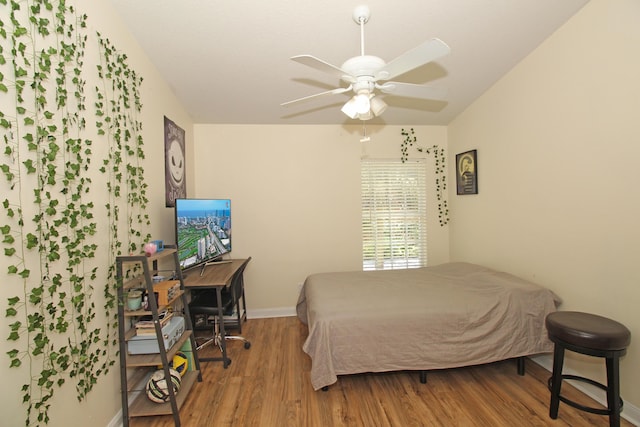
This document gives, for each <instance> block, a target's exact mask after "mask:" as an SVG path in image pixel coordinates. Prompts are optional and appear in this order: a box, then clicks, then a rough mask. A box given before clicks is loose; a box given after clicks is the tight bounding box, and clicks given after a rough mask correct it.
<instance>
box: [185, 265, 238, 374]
mask: <svg viewBox="0 0 640 427" xmlns="http://www.w3.org/2000/svg"><path fill="white" fill-rule="evenodd" d="M245 261H246V259H234V260H231V262H228V263H223V264H212V265H208V266H207V267H205V268H204V271H203V272H202V273H203V274H202V275H200V271H201V270H200V269H197V268H194V269H193V270H191V271H188V272H186V273H184V275H183V283H184V287H185V288H186V289H189V290H192V289H215V290H216V297H217V299H218V313H222V289H224V288H226V287H227V286H229V284H231V278H232V277H233V275H234V274H235V273H236V271H238V269H239V268H240V266H242V264H243V263H244V262H245ZM218 320H219V325H220V336H221V337H222V340H221V341H222V342H221V343H220V347H221V349H222V357H198V360H199V361H201V362H210V361H220V362H222V363H223V366H224V368H225V369H226V368H227V366H229V364H230V363H231V359H229V358H228V357H227V343H226V340H225V339H224V337H225V335H226V332H225V330H224V317H222V318H220V319H218Z"/></svg>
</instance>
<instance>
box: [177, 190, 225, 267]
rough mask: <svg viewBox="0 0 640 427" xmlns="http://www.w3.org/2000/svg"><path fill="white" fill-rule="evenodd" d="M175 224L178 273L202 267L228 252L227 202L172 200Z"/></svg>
mask: <svg viewBox="0 0 640 427" xmlns="http://www.w3.org/2000/svg"><path fill="white" fill-rule="evenodd" d="M175 225H176V245H177V246H178V259H179V261H180V268H181V269H182V270H187V269H190V268H194V267H198V266H201V267H202V268H204V267H205V266H206V265H207V264H210V263H214V262H219V261H221V260H222V256H223V255H225V254H227V253H229V252H231V200H229V199H176V204H175Z"/></svg>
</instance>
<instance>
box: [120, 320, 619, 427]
mask: <svg viewBox="0 0 640 427" xmlns="http://www.w3.org/2000/svg"><path fill="white" fill-rule="evenodd" d="M242 331H243V336H245V337H246V338H247V339H249V340H250V341H251V343H252V344H251V348H250V349H249V350H246V349H244V348H243V345H242V343H241V342H235V341H229V342H228V346H227V350H228V352H229V357H231V359H232V363H231V364H230V365H229V367H228V368H227V369H224V368H223V367H222V364H221V363H220V362H205V363H202V364H201V368H202V377H203V381H202V382H201V383H196V384H195V386H194V387H193V389H192V390H191V393H190V395H189V397H188V399H187V401H186V403H185V405H184V406H183V407H182V409H181V411H180V419H181V422H182V426H184V427H201V426H202V427H211V426H214V427H218V426H220V427H239V426H242V427H245V426H248V427H252V426H258V427H283V426H285V427H286V426H291V427H425V426H428V427H438V426H443V427H450V426H465V427H467V426H469V427H475V426H492V427H494V426H497V427H501V426H504V427H512V426H515V425H517V426H554V427H566V426H573V427H575V426H602V427H605V426H608V425H609V423H608V418H607V417H605V416H599V415H594V414H589V413H586V412H582V411H578V410H577V409H575V408H572V407H570V406H568V405H565V404H561V405H560V412H559V418H558V419H557V420H551V419H550V418H549V415H548V411H549V409H548V408H549V406H548V405H549V391H548V389H547V379H548V378H549V376H550V373H549V372H548V371H546V370H545V369H544V368H542V367H540V366H539V365H537V364H535V363H534V362H531V361H530V360H527V362H526V375H525V376H519V375H517V370H516V363H515V361H513V360H510V361H503V362H498V363H492V364H488V365H482V366H473V367H466V368H459V369H445V370H439V371H430V372H429V373H428V375H427V383H426V384H422V383H420V381H419V373H418V372H417V371H416V372H384V373H375V374H358V375H345V376H340V377H339V378H338V382H337V383H336V384H333V385H332V386H330V387H329V389H328V391H326V392H323V391H314V390H313V387H312V386H311V379H310V370H311V360H310V358H309V357H308V356H307V355H306V354H305V353H304V352H303V351H302V344H303V343H304V340H305V339H306V337H307V328H306V326H305V325H303V324H302V323H301V322H300V321H299V320H298V319H297V318H295V317H282V318H274V319H250V320H248V321H247V323H246V324H245V325H243V328H242ZM232 332H233V331H232ZM202 351H203V352H204V353H203V354H204V355H210V356H217V355H218V354H219V350H218V349H217V348H216V347H213V346H210V347H208V348H205V349H203V350H202ZM563 394H565V395H566V396H567V397H569V398H571V399H575V400H579V401H581V402H586V403H587V404H589V405H593V406H599V405H598V404H597V403H595V402H593V401H592V400H591V399H590V398H588V397H587V396H585V395H584V394H582V393H581V392H579V391H578V390H577V389H575V388H574V387H571V386H565V385H563ZM130 425H131V426H132V427H170V426H173V419H172V418H171V417H170V416H163V417H143V418H134V419H132V420H131V423H130ZM622 426H624V427H630V426H631V424H630V423H629V422H627V421H626V420H623V421H622Z"/></svg>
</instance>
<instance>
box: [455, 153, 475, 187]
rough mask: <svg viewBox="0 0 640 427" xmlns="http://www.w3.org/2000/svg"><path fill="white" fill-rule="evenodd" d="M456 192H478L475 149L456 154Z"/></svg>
mask: <svg viewBox="0 0 640 427" xmlns="http://www.w3.org/2000/svg"><path fill="white" fill-rule="evenodd" d="M456 185H457V189H458V194H478V159H477V152H476V150H471V151H466V152H464V153H460V154H456Z"/></svg>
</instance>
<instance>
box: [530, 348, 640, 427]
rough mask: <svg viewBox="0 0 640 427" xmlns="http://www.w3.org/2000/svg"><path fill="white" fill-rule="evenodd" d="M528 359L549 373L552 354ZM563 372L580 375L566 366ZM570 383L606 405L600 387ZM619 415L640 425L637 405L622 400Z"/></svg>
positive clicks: (604, 396)
mask: <svg viewBox="0 0 640 427" xmlns="http://www.w3.org/2000/svg"><path fill="white" fill-rule="evenodd" d="M530 359H531V360H533V361H534V362H536V363H537V364H538V365H540V366H542V367H543V368H545V369H546V370H547V371H549V374H551V371H552V370H553V355H551V354H542V355H538V356H533V357H530ZM563 373H565V374H569V375H580V373H579V372H576V371H573V370H571V369H569V368H566V367H565V368H564V369H563ZM571 385H572V386H574V387H575V388H577V389H578V390H580V391H581V392H583V393H584V394H586V395H587V396H589V397H590V398H592V399H593V400H595V401H596V402H598V403H600V404H601V405H603V406H607V396H606V394H605V392H604V391H602V390H600V389H596V388H595V387H594V388H591V387H588V386H587V385H586V384H583V383H581V382H579V381H572V382H571ZM600 392H602V393H600ZM623 398H624V396H623ZM561 406H562V404H561ZM621 416H622V418H624V419H625V420H627V421H629V422H630V423H631V424H633V425H635V426H640V408H638V407H637V406H634V405H631V404H629V403H628V402H624V406H623V408H622V414H621Z"/></svg>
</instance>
